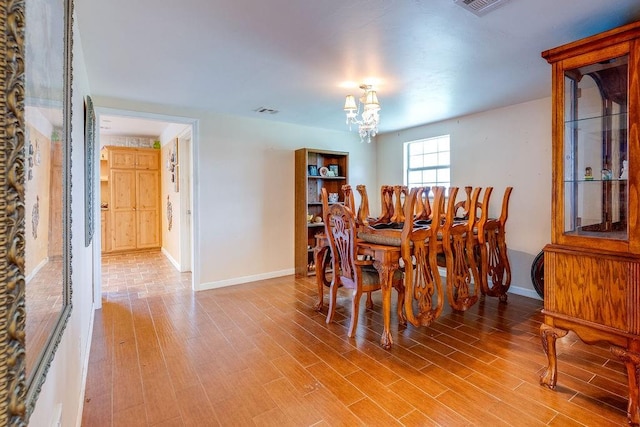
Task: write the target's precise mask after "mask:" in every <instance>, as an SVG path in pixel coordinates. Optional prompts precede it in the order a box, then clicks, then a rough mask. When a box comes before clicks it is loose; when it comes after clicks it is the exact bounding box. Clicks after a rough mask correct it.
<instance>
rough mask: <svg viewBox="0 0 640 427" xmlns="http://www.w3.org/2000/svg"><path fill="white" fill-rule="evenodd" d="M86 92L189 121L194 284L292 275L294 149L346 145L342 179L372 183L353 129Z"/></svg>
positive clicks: (101, 103) (371, 147)
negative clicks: (347, 175)
mask: <svg viewBox="0 0 640 427" xmlns="http://www.w3.org/2000/svg"><path fill="white" fill-rule="evenodd" d="M92 98H93V101H94V104H95V105H96V107H100V108H110V109H119V110H129V111H144V112H147V113H152V114H159V115H164V116H179V117H189V118H193V119H195V120H196V125H195V126H194V135H193V150H194V164H193V167H192V170H193V172H194V177H193V185H194V194H193V196H194V215H193V220H194V230H195V242H194V244H195V245H196V247H197V249H198V250H197V251H196V258H195V259H194V265H195V268H194V270H196V271H195V272H194V279H195V281H196V288H197V289H207V288H215V287H220V286H226V285H233V284H237V283H243V282H249V281H253V280H258V279H262V278H268V277H275V276H280V275H286V274H293V272H294V268H293V263H294V260H293V243H294V235H293V230H294V180H293V176H294V151H295V150H296V149H298V148H302V147H311V148H320V149H329V150H341V151H348V152H349V153H350V155H349V161H350V165H349V167H350V169H349V170H350V182H351V183H352V184H356V183H363V184H366V185H367V186H374V185H375V175H376V170H375V168H376V151H375V144H362V143H360V139H359V137H358V135H357V134H356V133H355V132H347V131H345V132H333V131H327V130H323V129H316V128H311V127H306V126H297V125H291V124H286V123H277V122H272V121H268V120H263V119H253V118H241V117H231V116H225V115H220V114H216V113H212V112H204V111H200V110H189V109H185V108H177V107H171V106H158V105H151V104H144V103H137V102H131V101H124V100H119V99H111V98H104V97H100V96H93V97H92ZM198 256H199V258H198Z"/></svg>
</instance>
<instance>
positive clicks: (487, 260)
mask: <svg viewBox="0 0 640 427" xmlns="http://www.w3.org/2000/svg"><path fill="white" fill-rule="evenodd" d="M512 191H513V187H507V188H505V191H504V195H503V197H502V208H501V211H500V217H498V218H489V217H488V204H489V201H488V196H487V193H485V199H486V200H485V201H483V205H484V208H485V211H483V215H482V217H481V218H480V220H479V221H478V248H477V249H476V251H477V252H476V259H478V265H479V268H480V271H479V274H480V276H481V277H480V281H481V284H482V293H483V294H485V295H488V296H492V297H498V299H499V300H500V301H502V302H506V301H507V291H508V290H509V286H510V285H511V265H510V263H509V256H508V251H507V241H506V233H505V226H506V223H507V218H508V217H509V199H510V198H511V192H512ZM489 195H490V192H489Z"/></svg>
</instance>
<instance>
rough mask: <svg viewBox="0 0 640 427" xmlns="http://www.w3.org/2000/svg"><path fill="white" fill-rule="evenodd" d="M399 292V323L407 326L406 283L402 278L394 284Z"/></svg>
mask: <svg viewBox="0 0 640 427" xmlns="http://www.w3.org/2000/svg"><path fill="white" fill-rule="evenodd" d="M393 287H394V288H396V291H397V292H398V305H397V307H396V310H397V312H398V323H399V324H401V325H402V326H407V317H406V316H405V314H404V283H403V281H402V280H400V281H398V282H396V283H394V284H393Z"/></svg>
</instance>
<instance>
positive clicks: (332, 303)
mask: <svg viewBox="0 0 640 427" xmlns="http://www.w3.org/2000/svg"><path fill="white" fill-rule="evenodd" d="M338 287H339V284H338V280H337V278H336V275H335V274H334V275H333V280H332V281H331V287H329V310H328V311H327V320H326V322H327V324H329V323H331V322H333V314H334V312H335V310H336V303H337V300H338Z"/></svg>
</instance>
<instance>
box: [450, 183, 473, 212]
mask: <svg viewBox="0 0 640 427" xmlns="http://www.w3.org/2000/svg"><path fill="white" fill-rule="evenodd" d="M464 191H465V193H466V195H467V198H466V199H464V200H461V201H459V202H456V204H455V206H454V209H455V210H454V212H453V215H454V217H455V218H464V219H466V218H469V210H470V208H471V191H472V187H471V186H466V187H464Z"/></svg>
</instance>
